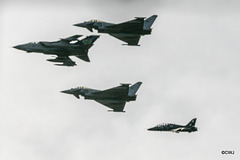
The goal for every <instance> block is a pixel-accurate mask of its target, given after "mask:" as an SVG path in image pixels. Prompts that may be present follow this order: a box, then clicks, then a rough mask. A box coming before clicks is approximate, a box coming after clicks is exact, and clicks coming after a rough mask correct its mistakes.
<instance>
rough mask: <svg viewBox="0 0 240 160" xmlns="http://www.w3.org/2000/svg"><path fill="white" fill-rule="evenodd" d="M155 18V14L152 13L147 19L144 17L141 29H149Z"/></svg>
mask: <svg viewBox="0 0 240 160" xmlns="http://www.w3.org/2000/svg"><path fill="white" fill-rule="evenodd" d="M156 18H157V15H153V16H151V17H149V18H148V19H146V20H145V21H144V25H143V29H144V30H150V29H151V27H152V24H153V23H154V21H155V20H156Z"/></svg>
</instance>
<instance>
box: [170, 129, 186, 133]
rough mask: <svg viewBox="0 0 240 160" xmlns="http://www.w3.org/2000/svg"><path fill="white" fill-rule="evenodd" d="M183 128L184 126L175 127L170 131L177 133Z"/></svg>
mask: <svg viewBox="0 0 240 160" xmlns="http://www.w3.org/2000/svg"><path fill="white" fill-rule="evenodd" d="M183 130H184V128H176V129H173V130H172V131H173V132H175V133H179V132H181V131H183Z"/></svg>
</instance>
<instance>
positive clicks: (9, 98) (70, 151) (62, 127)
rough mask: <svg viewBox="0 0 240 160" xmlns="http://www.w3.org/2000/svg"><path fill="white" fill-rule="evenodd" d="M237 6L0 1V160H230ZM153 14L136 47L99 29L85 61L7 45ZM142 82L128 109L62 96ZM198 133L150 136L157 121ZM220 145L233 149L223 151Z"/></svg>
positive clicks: (235, 142)
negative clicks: (56, 59)
mask: <svg viewBox="0 0 240 160" xmlns="http://www.w3.org/2000/svg"><path fill="white" fill-rule="evenodd" d="M239 8H240V3H239V2H238V1H237V0H235V1H234V0H213V1H211V2H209V1H207V0H196V1H191V0H170V1H167V0H162V1H160V0H151V1H147V0H118V1H117V0H102V1H100V0H93V1H90V0H85V1H71V0H68V1H63V0H62V1H51V2H49V1H48V0H45V1H36V0H35V1H30V0H29V1H28V0H19V1H17V0H16V1H1V2H0V25H1V27H0V35H1V36H0V159H1V160H33V159H34V160H80V159H81V160H83V159H86V160H96V159H100V160H133V159H138V160H146V159H149V160H159V159H164V160H173V159H178V160H193V159H194V160H203V159H217V160H219V159H224V160H225V159H229V160H232V159H233V160H235V159H236V158H237V157H239V152H240V144H239V142H240V138H239V135H240V128H239V123H240V117H239V112H240V94H239V92H240V63H239V59H240V55H239V54H240V45H239V42H240V21H239V19H240V11H239ZM153 14H156V15H158V18H157V20H156V21H155V23H154V24H153V32H152V35H146V36H143V37H142V38H141V39H140V45H141V46H140V47H129V46H122V44H123V42H121V41H119V40H117V39H115V38H113V37H110V36H109V35H106V34H101V37H100V38H99V39H98V40H97V41H96V42H95V45H94V46H93V47H92V48H91V49H90V50H89V57H90V60H91V63H86V62H84V61H81V60H79V59H77V58H74V57H72V59H73V60H74V61H76V63H77V66H76V67H59V66H54V65H53V64H52V63H50V62H47V61H46V59H48V58H50V57H51V56H47V55H43V54H36V53H31V54H28V53H26V52H23V51H20V50H16V49H13V48H12V46H15V45H18V44H23V43H28V42H35V41H56V40H58V39H59V38H65V37H68V36H71V35H75V34H82V35H91V34H98V33H97V32H95V33H90V32H89V31H88V30H87V29H84V28H79V27H75V26H72V25H73V24H76V23H80V22H83V21H87V20H91V19H98V20H102V21H106V22H113V23H120V22H124V21H127V20H131V19H133V18H134V17H149V16H151V15H153ZM138 81H141V82H143V84H142V86H141V87H140V89H139V91H138V97H137V100H136V101H133V102H130V103H127V104H126V106H125V111H126V113H113V112H107V110H108V108H106V107H104V106H103V105H101V104H99V103H96V102H94V101H90V100H84V99H83V98H81V99H80V100H79V99H76V98H75V97H74V96H71V95H67V94H63V93H60V91H61V90H66V89H69V88H72V87H77V86H86V87H90V88H94V89H108V88H111V87H114V86H117V85H119V83H132V84H133V83H135V82H138ZM192 118H197V122H196V126H197V127H198V128H199V131H198V132H194V133H190V134H189V133H179V134H176V133H170V132H149V131H147V128H150V127H153V126H155V125H157V124H159V123H177V124H183V125H184V124H187V123H188V122H189V121H190V120H191V119H192ZM222 150H230V151H235V154H234V155H222V154H221V151H222Z"/></svg>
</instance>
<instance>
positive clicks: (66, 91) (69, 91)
mask: <svg viewBox="0 0 240 160" xmlns="http://www.w3.org/2000/svg"><path fill="white" fill-rule="evenodd" d="M61 92H62V93H66V94H73V91H72V90H71V89H69V90H64V91H61Z"/></svg>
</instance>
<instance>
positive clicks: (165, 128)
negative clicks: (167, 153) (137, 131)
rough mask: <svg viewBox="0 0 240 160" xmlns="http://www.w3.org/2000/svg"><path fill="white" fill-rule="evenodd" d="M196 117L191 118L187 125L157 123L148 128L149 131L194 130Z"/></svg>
mask: <svg viewBox="0 0 240 160" xmlns="http://www.w3.org/2000/svg"><path fill="white" fill-rule="evenodd" d="M196 120H197V118H194V119H192V120H191V121H190V122H189V123H188V124H187V125H185V126H182V125H178V124H159V125H157V126H155V127H153V128H149V129H148V130H149V131H171V132H175V133H179V132H189V133H190V132H195V131H197V128H196V127H195V123H196Z"/></svg>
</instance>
